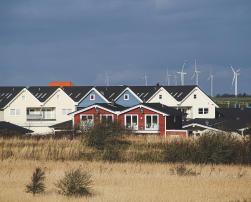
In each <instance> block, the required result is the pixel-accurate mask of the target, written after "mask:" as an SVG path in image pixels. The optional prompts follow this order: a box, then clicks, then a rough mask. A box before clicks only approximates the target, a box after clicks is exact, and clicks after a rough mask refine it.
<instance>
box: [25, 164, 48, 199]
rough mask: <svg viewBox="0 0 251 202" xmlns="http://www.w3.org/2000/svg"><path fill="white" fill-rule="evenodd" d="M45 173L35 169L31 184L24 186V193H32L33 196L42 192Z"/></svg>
mask: <svg viewBox="0 0 251 202" xmlns="http://www.w3.org/2000/svg"><path fill="white" fill-rule="evenodd" d="M44 180H45V173H44V171H43V170H42V169H41V168H39V167H38V168H36V169H35V171H34V173H33V175H32V177H31V182H30V183H29V184H28V185H26V192H27V193H32V194H33V195H35V194H39V193H42V192H44V190H45V185H44Z"/></svg>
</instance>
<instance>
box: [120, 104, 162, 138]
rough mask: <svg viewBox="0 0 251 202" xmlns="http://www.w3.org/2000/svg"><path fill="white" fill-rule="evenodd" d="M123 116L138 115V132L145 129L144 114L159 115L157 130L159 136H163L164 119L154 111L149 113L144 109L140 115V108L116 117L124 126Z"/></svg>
mask: <svg viewBox="0 0 251 202" xmlns="http://www.w3.org/2000/svg"><path fill="white" fill-rule="evenodd" d="M125 114H132V115H133V114H136V115H138V122H139V123H138V125H139V130H144V129H145V115H146V114H158V115H159V130H160V133H161V134H165V117H164V116H163V115H161V114H159V113H156V112H154V111H151V110H149V109H146V108H144V113H143V114H142V113H141V111H140V108H139V107H138V108H136V109H133V110H131V111H128V112H126V113H123V114H120V115H119V117H118V121H119V122H120V123H121V124H122V125H123V126H124V125H125Z"/></svg>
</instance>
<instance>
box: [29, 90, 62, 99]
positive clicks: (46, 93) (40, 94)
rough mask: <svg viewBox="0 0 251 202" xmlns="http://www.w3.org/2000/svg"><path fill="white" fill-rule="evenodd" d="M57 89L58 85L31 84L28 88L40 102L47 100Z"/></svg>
mask: <svg viewBox="0 0 251 202" xmlns="http://www.w3.org/2000/svg"><path fill="white" fill-rule="evenodd" d="M57 89H58V87H57V86H30V87H29V88H28V90H29V91H30V92H31V93H32V94H33V95H34V96H35V97H36V98H37V99H38V100H39V101H40V102H44V101H45V100H47V99H48V98H49V97H50V96H51V95H52V94H53V93H54V92H55V91H56V90H57Z"/></svg>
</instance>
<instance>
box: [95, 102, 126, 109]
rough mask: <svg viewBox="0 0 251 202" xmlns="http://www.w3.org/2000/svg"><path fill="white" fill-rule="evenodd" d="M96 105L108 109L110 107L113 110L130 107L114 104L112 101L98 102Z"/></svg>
mask: <svg viewBox="0 0 251 202" xmlns="http://www.w3.org/2000/svg"><path fill="white" fill-rule="evenodd" d="M95 105H98V106H101V107H104V108H106V109H109V110H111V111H123V110H125V109H128V107H124V106H122V105H118V104H115V103H114V104H112V103H96V104H95Z"/></svg>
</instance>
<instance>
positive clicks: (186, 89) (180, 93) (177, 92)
mask: <svg viewBox="0 0 251 202" xmlns="http://www.w3.org/2000/svg"><path fill="white" fill-rule="evenodd" d="M162 87H163V88H164V89H165V90H166V91H167V92H168V93H170V94H171V95H172V96H173V97H174V98H175V99H176V100H177V101H182V100H183V99H184V98H185V97H186V96H187V95H188V94H189V93H190V92H191V91H192V90H193V89H194V88H195V87H197V86H196V85H191V86H162Z"/></svg>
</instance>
